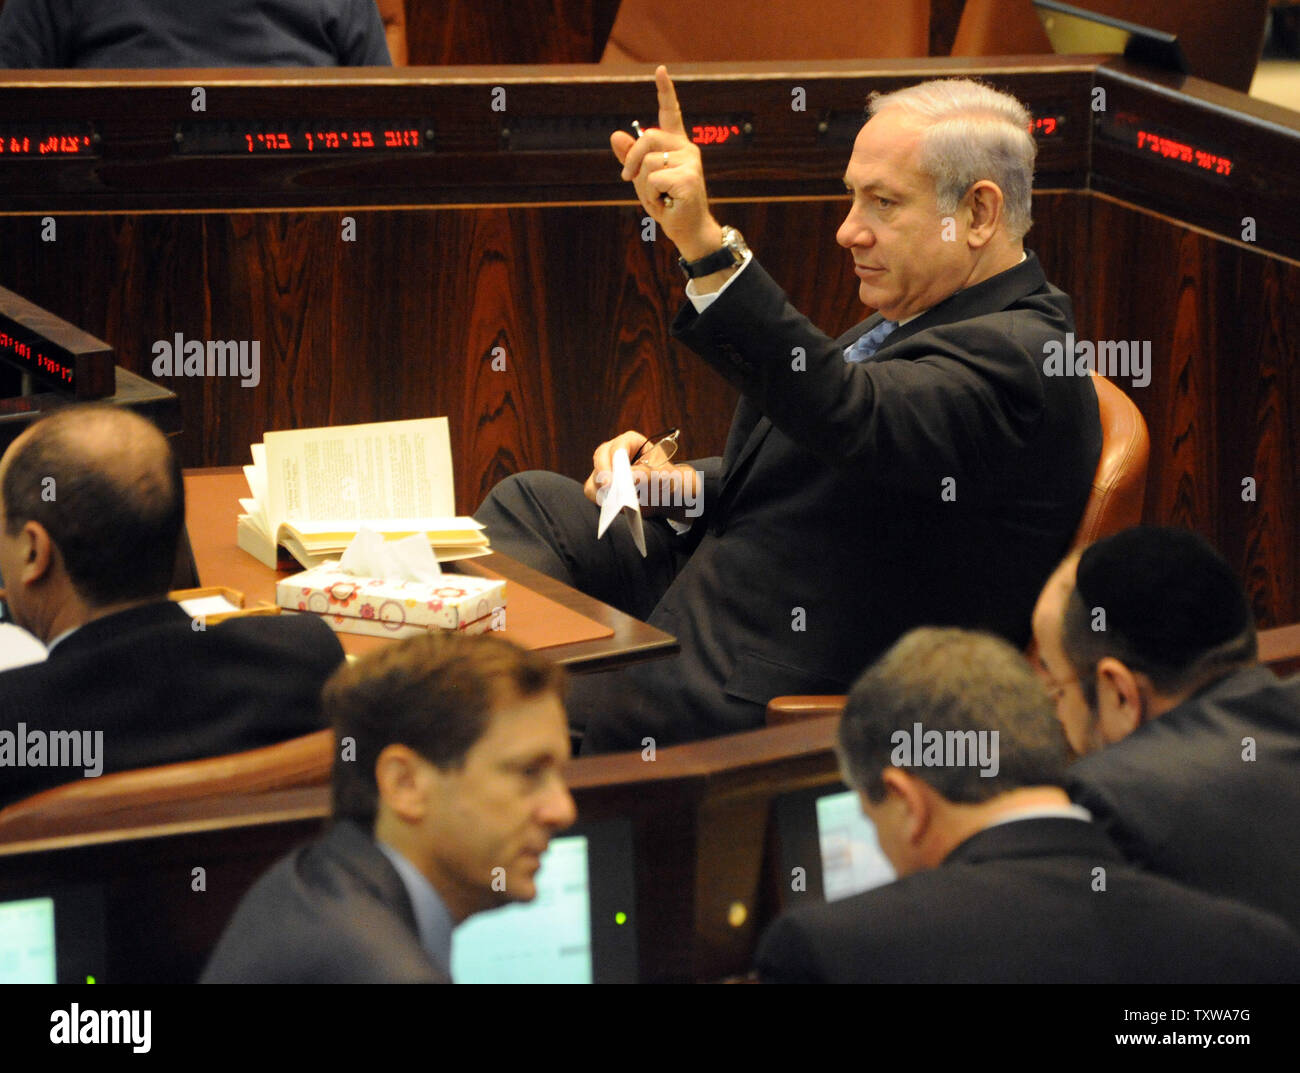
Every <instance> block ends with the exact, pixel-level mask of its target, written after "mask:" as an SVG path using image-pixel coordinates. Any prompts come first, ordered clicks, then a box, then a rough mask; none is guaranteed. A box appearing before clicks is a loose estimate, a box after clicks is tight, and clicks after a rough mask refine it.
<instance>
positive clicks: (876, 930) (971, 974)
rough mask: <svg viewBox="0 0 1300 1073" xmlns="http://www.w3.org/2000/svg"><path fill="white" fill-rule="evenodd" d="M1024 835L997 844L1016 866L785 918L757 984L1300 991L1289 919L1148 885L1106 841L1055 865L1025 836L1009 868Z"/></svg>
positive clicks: (958, 864) (995, 857)
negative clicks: (1278, 986)
mask: <svg viewBox="0 0 1300 1073" xmlns="http://www.w3.org/2000/svg"><path fill="white" fill-rule="evenodd" d="M1067 822H1070V821H1067ZM1031 824H1032V821H1024V826H1025V827H1026V828H1029V827H1030V826H1031ZM1017 826H1021V824H1011V825H1007V827H1008V830H1007V831H1004V832H1000V833H999V835H998V838H999V839H1001V840H1002V845H1003V846H1004V847H1007V852H1006V853H1000V852H999V851H998V849H997V848H994V849H992V850H988V851H987V852H989V853H991V854H992V855H991V856H984V855H983V854H982V853H981V854H977V855H974V856H975V857H976V858H977V859H956V860H954V859H953V858H951V857H950V859H949V862H947V863H945V864H943V865H942V866H941V867H939V868H936V869H932V870H930V871H927V872H921V873H917V874H915V875H912V876H908V877H906V878H904V879H902V880H900V881H898V882H896V883H892V884H889V885H888V886H886V887H882V888H879V889H877V890H874V891H868V892H866V893H864V894H861V895H857V896H856V897H853V898H846V899H844V900H843V901H840V902H834V903H830V904H819V905H811V906H807V907H804V908H801V909H798V910H795V911H794V912H792V913H790V914H788V915H787V916H786V917H783V918H782V919H781V920H780V921H778V923H777V924H776V925H774V926H773V928H772V930H771V933H770V937H768V936H765V938H764V942H763V944H762V946H761V948H760V952H759V960H758V967H759V971H760V975H761V976H762V978H763V979H766V980H771V981H774V982H781V981H789V982H795V981H799V980H810V979H813V980H821V981H823V982H841V983H849V982H857V983H871V982H910V983H941V982H965V983H994V982H1000V983H1049V982H1085V983H1117V982H1149V983H1156V982H1163V983H1175V982H1178V983H1193V982H1211V981H1213V982H1227V981H1230V980H1231V981H1233V982H1239V983H1246V982H1256V983H1264V982H1280V981H1286V980H1297V979H1300V939H1297V937H1296V936H1295V934H1294V933H1293V932H1292V931H1291V930H1290V929H1289V928H1288V926H1287V925H1286V924H1285V923H1284V922H1283V921H1281V920H1280V919H1278V918H1276V917H1274V916H1272V915H1270V914H1266V913H1261V912H1259V911H1257V910H1254V909H1251V908H1248V907H1246V906H1243V905H1240V904H1237V903H1235V902H1230V901H1226V900H1223V899H1219V898H1213V897H1211V896H1209V895H1206V894H1202V893H1199V892H1196V891H1192V890H1189V889H1188V888H1185V887H1182V886H1180V885H1178V884H1175V883H1173V882H1171V881H1168V880H1165V879H1161V878H1159V877H1155V876H1150V875H1147V874H1144V873H1142V872H1140V871H1138V870H1137V869H1135V868H1133V867H1131V866H1129V865H1126V864H1124V863H1123V862H1122V861H1120V860H1119V859H1118V858H1117V857H1115V856H1114V854H1113V851H1109V852H1106V853H1104V854H1101V855H1098V854H1097V853H1092V852H1088V851H1087V850H1086V848H1085V847H1086V846H1088V845H1094V846H1095V845H1098V844H1099V843H1097V842H1096V841H1092V842H1085V841H1083V838H1084V837H1087V838H1093V837H1094V835H1095V832H1088V833H1087V835H1086V836H1085V835H1084V832H1083V831H1081V832H1080V836H1081V838H1080V841H1078V842H1077V844H1076V845H1075V847H1074V848H1073V849H1068V848H1066V847H1065V846H1059V847H1058V849H1057V850H1056V851H1050V852H1049V851H1046V847H1045V846H1043V845H1042V844H1041V843H1040V844H1039V845H1038V846H1036V847H1035V846H1034V845H1033V839H1034V838H1035V832H1032V831H1029V830H1026V831H1025V832H1023V834H1024V835H1025V836H1026V842H1025V843H1024V845H1022V849H1023V850H1024V853H1023V855H1020V856H1014V855H1010V854H1014V852H1015V850H1014V849H1013V848H1011V847H1012V846H1013V844H1014V841H1013V840H1016V839H1018V838H1019V837H1020V834H1021V833H1020V832H1014V831H1012V830H1010V828H1014V827H1017ZM1080 826H1081V827H1082V826H1083V825H1080ZM991 830H992V829H990V832H989V833H991ZM1040 833H1041V829H1040Z"/></svg>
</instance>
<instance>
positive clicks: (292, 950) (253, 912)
mask: <svg viewBox="0 0 1300 1073" xmlns="http://www.w3.org/2000/svg"><path fill="white" fill-rule="evenodd" d="M203 982H205V983H447V982H448V980H447V977H446V975H445V974H444V973H443V972H442V971H441V970H439V969H438V967H437V966H435V965H434V964H433V962H432V961H430V960H429V957H428V955H427V954H426V953H425V952H424V949H423V948H422V947H421V946H420V942H419V938H418V935H417V934H416V925H415V917H414V914H413V912H412V909H411V905H410V900H409V898H408V896H407V894H406V890H405V888H404V887H403V885H402V881H401V878H400V877H399V876H398V875H397V872H396V870H395V869H394V868H393V866H392V865H391V864H390V863H389V862H388V860H387V859H386V858H385V857H384V856H383V854H382V853H381V852H380V851H379V850H378V848H376V847H375V845H374V842H373V840H372V839H370V838H369V836H368V835H367V834H365V833H364V832H362V831H361V829H360V828H358V827H356V825H354V824H348V823H339V824H335V826H334V828H332V829H331V831H330V832H329V833H328V834H326V835H325V837H324V838H322V839H320V840H319V841H317V842H314V843H312V844H311V845H308V846H304V847H302V848H300V849H298V850H295V851H294V852H293V853H291V854H290V855H289V856H287V857H285V858H284V859H282V860H281V861H279V862H278V863H277V864H275V865H274V866H273V867H272V868H271V869H270V871H268V872H267V873H266V874H265V875H264V876H263V877H262V878H261V879H259V880H258V881H257V883H256V884H254V886H253V888H252V889H251V890H250V891H249V892H248V894H247V895H245V897H244V899H243V900H242V901H241V902H240V905H239V908H238V909H237V910H236V911H235V915H234V916H233V917H232V918H231V921H230V923H229V924H228V925H227V927H226V931H225V933H224V934H223V936H222V938H221V941H220V942H219V943H218V944H217V948H216V950H215V951H214V952H213V955H212V958H211V960H210V961H209V963H208V967H207V969H206V970H205V971H204V974H203Z"/></svg>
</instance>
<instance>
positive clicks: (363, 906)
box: [203, 633, 576, 983]
mask: <svg viewBox="0 0 1300 1073" xmlns="http://www.w3.org/2000/svg"><path fill="white" fill-rule="evenodd" d="M563 688H564V678H563V672H562V671H561V670H560V669H559V668H558V667H557V666H555V665H554V664H552V663H550V662H549V661H548V660H546V659H545V658H544V657H542V656H540V655H538V654H536V653H532V652H527V651H525V650H524V649H522V648H519V647H518V646H517V645H514V644H512V643H510V642H509V641H506V640H505V639H503V638H500V637H494V636H491V635H483V636H479V637H464V636H461V635H458V634H440V633H431V634H426V635H422V636H419V637H414V638H411V639H409V640H407V641H403V642H400V643H394V644H391V645H388V646H385V648H384V650H383V651H382V652H378V653H376V654H374V655H372V656H369V657H367V658H366V659H363V660H361V661H359V662H358V663H357V664H355V665H353V666H351V667H347V668H345V669H342V670H340V671H339V673H338V674H337V675H335V676H334V678H333V679H331V681H330V682H329V684H328V685H327V686H326V689H325V708H326V712H327V714H328V716H329V718H330V722H331V723H332V724H333V726H334V729H335V734H336V737H337V744H338V749H339V751H338V754H337V755H336V757H335V761H334V823H333V826H332V827H331V828H330V830H329V831H328V833H327V834H326V835H325V836H324V837H323V838H321V839H320V840H319V841H317V842H315V843H313V844H311V845H310V846H307V847H305V848H303V849H299V850H296V851H295V852H293V853H292V854H290V855H289V856H288V857H287V858H285V859H284V860H282V861H281V862H280V863H278V864H277V865H275V866H274V867H273V868H272V869H271V870H270V871H269V872H267V874H266V875H264V876H263V877H262V878H261V879H260V880H259V881H258V882H257V884H256V885H255V886H254V887H253V889H252V890H251V891H249V893H248V894H247V895H246V896H245V898H244V900H243V901H242V902H241V903H240V906H239V909H238V910H237V911H236V913H235V915H234V917H233V918H232V920H231V922H230V924H229V926H228V927H227V929H226V933H225V935H224V936H223V937H222V939H221V942H220V943H219V944H218V946H217V949H216V951H215V952H214V953H213V955H212V960H211V962H210V963H209V965H208V967H207V970H206V972H205V973H204V977H203V978H204V981H205V982H208V983H402V982H405V983H445V982H448V981H449V980H450V970H451V933H452V929H453V928H454V927H455V926H456V925H458V924H460V923H461V922H462V921H464V920H465V919H466V918H467V917H469V916H471V915H473V914H474V913H478V912H481V911H483V910H485V909H491V908H494V907H496V906H499V905H504V904H505V903H507V902H511V901H530V900H531V899H532V898H533V897H534V896H535V894H536V886H535V883H534V877H535V875H536V872H537V869H538V868H539V867H540V864H541V855H542V853H543V852H544V851H545V850H546V847H547V843H548V842H549V841H550V839H551V836H552V835H554V834H555V833H556V832H558V831H560V830H562V829H563V828H565V827H568V826H569V825H570V824H572V823H573V821H574V818H575V815H576V814H575V810H574V805H573V798H572V797H571V796H570V795H569V791H568V788H567V787H566V786H565V784H564V778H563V774H562V770H561V769H562V767H563V764H564V763H565V761H566V760H567V759H568V757H569V737H568V724H567V722H566V720H565V714H564V706H563V703H562V699H563Z"/></svg>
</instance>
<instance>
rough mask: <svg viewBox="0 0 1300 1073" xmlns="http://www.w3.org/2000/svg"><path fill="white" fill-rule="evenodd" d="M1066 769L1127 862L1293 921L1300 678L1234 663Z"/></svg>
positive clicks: (1298, 856) (1299, 810) (1299, 911)
mask: <svg viewBox="0 0 1300 1073" xmlns="http://www.w3.org/2000/svg"><path fill="white" fill-rule="evenodd" d="M1247 738H1249V739H1251V741H1252V742H1253V743H1254V746H1253V748H1254V759H1253V760H1247V759H1243V757H1244V756H1245V755H1247V753H1246V750H1247V748H1248V743H1247V742H1246V740H1245V739H1247ZM1070 779H1071V784H1070V793H1071V796H1072V797H1074V798H1075V800H1077V801H1078V802H1079V803H1080V804H1081V805H1083V806H1084V807H1085V808H1087V809H1088V810H1089V811H1091V812H1092V813H1093V815H1094V816H1095V817H1096V818H1097V820H1098V822H1099V823H1101V824H1102V825H1103V826H1104V827H1105V828H1106V830H1107V832H1108V833H1109V834H1110V837H1111V838H1112V840H1113V841H1114V842H1115V844H1116V845H1118V846H1119V847H1120V849H1121V850H1122V851H1123V852H1124V853H1125V855H1126V856H1128V857H1129V858H1130V859H1131V860H1133V861H1136V862H1137V863H1138V864H1141V865H1142V866H1143V867H1145V868H1147V869H1149V870H1151V871H1152V872H1157V873H1159V874H1160V875H1165V876H1170V877H1171V878H1173V879H1177V880H1179V881H1181V882H1183V883H1186V884H1188V885H1189V886H1193V887H1198V888H1200V889H1202V890H1207V891H1210V892H1212V893H1214V894H1220V895H1223V896H1225V897H1230V898H1237V899H1239V900H1240V901H1243V902H1247V903H1249V904H1251V905H1256V906H1259V907H1260V908H1261V909H1267V910H1269V911H1270V912H1273V913H1277V914H1278V915H1279V916H1281V917H1283V918H1284V919H1286V920H1288V921H1289V922H1290V923H1291V926H1292V927H1294V928H1297V929H1300V677H1296V678H1291V679H1289V680H1286V681H1282V680H1279V679H1278V677H1277V676H1276V675H1275V674H1273V672H1272V671H1270V670H1268V668H1266V667H1249V668H1247V669H1245V670H1241V671H1237V672H1236V673H1234V674H1231V675H1229V676H1228V677H1227V678H1224V679H1223V680H1221V681H1219V682H1217V683H1216V684H1214V685H1212V686H1210V687H1209V688H1208V689H1204V690H1202V691H1201V692H1200V693H1198V694H1197V695H1196V696H1195V697H1192V698H1191V699H1190V700H1188V701H1187V702H1186V703H1184V704H1180V705H1179V706H1178V707H1177V708H1174V709H1173V710H1172V711H1168V712H1166V713H1165V714H1164V715H1162V716H1160V717H1159V718H1157V719H1153V720H1151V721H1150V722H1149V723H1146V724H1144V725H1143V726H1141V727H1139V728H1138V729H1137V730H1135V731H1134V732H1133V733H1132V734H1130V735H1129V736H1128V737H1127V738H1125V739H1124V740H1123V741H1119V742H1116V743H1115V744H1114V745H1108V746H1106V748H1104V749H1102V750H1100V751H1099V752H1096V753H1092V754H1091V755H1089V756H1086V757H1084V758H1083V759H1082V760H1080V761H1078V762H1077V763H1076V764H1075V765H1074V766H1073V767H1072V768H1071V769H1070Z"/></svg>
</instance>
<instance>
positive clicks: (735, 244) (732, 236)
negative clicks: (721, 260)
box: [722, 227, 749, 264]
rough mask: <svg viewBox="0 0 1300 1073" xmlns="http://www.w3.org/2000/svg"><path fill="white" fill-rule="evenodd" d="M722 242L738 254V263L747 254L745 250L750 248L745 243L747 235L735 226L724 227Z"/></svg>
mask: <svg viewBox="0 0 1300 1073" xmlns="http://www.w3.org/2000/svg"><path fill="white" fill-rule="evenodd" d="M722 244H723V245H724V246H726V247H727V248H728V249H729V250H731V251H732V253H734V254H735V255H736V263H737V264H739V263H740V261H741V259H742V258H743V257H744V256H745V251H746V250H748V249H749V247H748V246H746V245H745V236H744V235H742V234H741V233H740V232H739V231H738V230H736V228H734V227H724V228H723V229H722Z"/></svg>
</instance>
